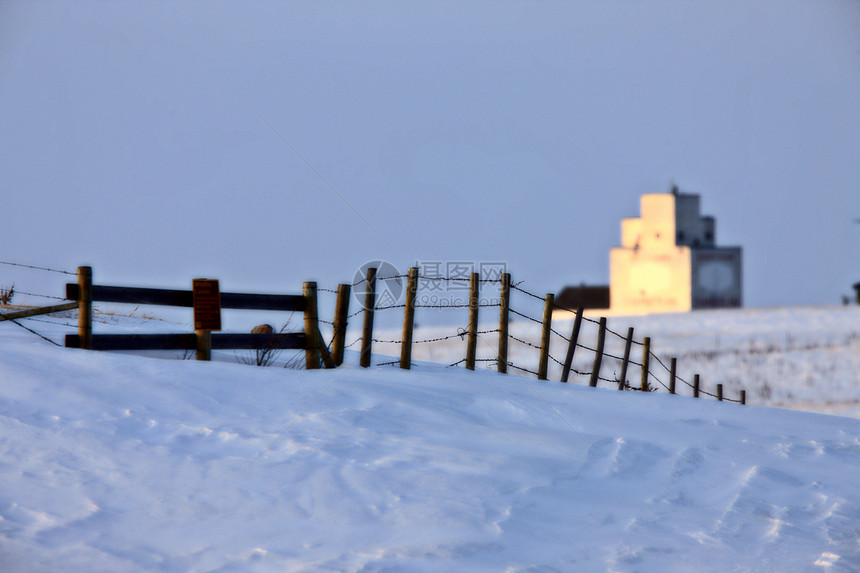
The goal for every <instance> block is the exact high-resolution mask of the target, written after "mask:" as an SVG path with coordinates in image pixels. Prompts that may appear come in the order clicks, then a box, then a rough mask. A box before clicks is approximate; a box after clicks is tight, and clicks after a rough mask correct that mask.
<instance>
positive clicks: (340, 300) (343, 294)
mask: <svg viewBox="0 0 860 573" xmlns="http://www.w3.org/2000/svg"><path fill="white" fill-rule="evenodd" d="M350 289H351V287H350V285H347V284H340V285H337V300H336V301H335V306H334V336H333V337H332V341H331V359H332V361H333V362H334V364H335V366H340V365H341V364H343V349H344V345H345V344H346V322H347V316H349V295H350Z"/></svg>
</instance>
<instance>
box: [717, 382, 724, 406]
mask: <svg viewBox="0 0 860 573" xmlns="http://www.w3.org/2000/svg"><path fill="white" fill-rule="evenodd" d="M717 400H719V401H720V402H722V401H723V385H722V384H717Z"/></svg>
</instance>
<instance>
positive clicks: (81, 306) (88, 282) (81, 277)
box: [78, 267, 93, 350]
mask: <svg viewBox="0 0 860 573" xmlns="http://www.w3.org/2000/svg"><path fill="white" fill-rule="evenodd" d="M78 336H79V337H80V341H81V348H84V349H86V350H92V348H93V269H92V267H78Z"/></svg>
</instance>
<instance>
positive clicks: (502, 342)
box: [496, 273, 511, 374]
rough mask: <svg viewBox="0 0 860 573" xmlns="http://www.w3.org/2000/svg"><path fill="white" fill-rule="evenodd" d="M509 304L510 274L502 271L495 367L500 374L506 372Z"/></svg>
mask: <svg viewBox="0 0 860 573" xmlns="http://www.w3.org/2000/svg"><path fill="white" fill-rule="evenodd" d="M510 306H511V275H510V273H502V285H501V286H500V287H499V360H498V364H497V365H496V366H497V369H498V371H499V372H501V373H502V374H506V373H507V372H508V317H509V314H510V313H509V310H508V309H510Z"/></svg>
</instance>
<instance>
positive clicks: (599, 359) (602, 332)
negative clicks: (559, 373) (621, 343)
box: [588, 316, 606, 388]
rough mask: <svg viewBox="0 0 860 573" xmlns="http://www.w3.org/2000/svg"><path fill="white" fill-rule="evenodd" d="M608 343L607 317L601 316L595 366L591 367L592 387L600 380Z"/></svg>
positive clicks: (590, 381)
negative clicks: (605, 347) (604, 348)
mask: <svg viewBox="0 0 860 573" xmlns="http://www.w3.org/2000/svg"><path fill="white" fill-rule="evenodd" d="M605 344H606V317H605V316H601V317H600V329H599V330H598V331H597V350H596V351H595V353H594V366H593V367H592V369H591V380H589V381H588V385H589V386H591V387H592V388H595V387H596V386H597V381H598V380H600V365H601V364H602V363H603V346H604V345H605Z"/></svg>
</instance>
